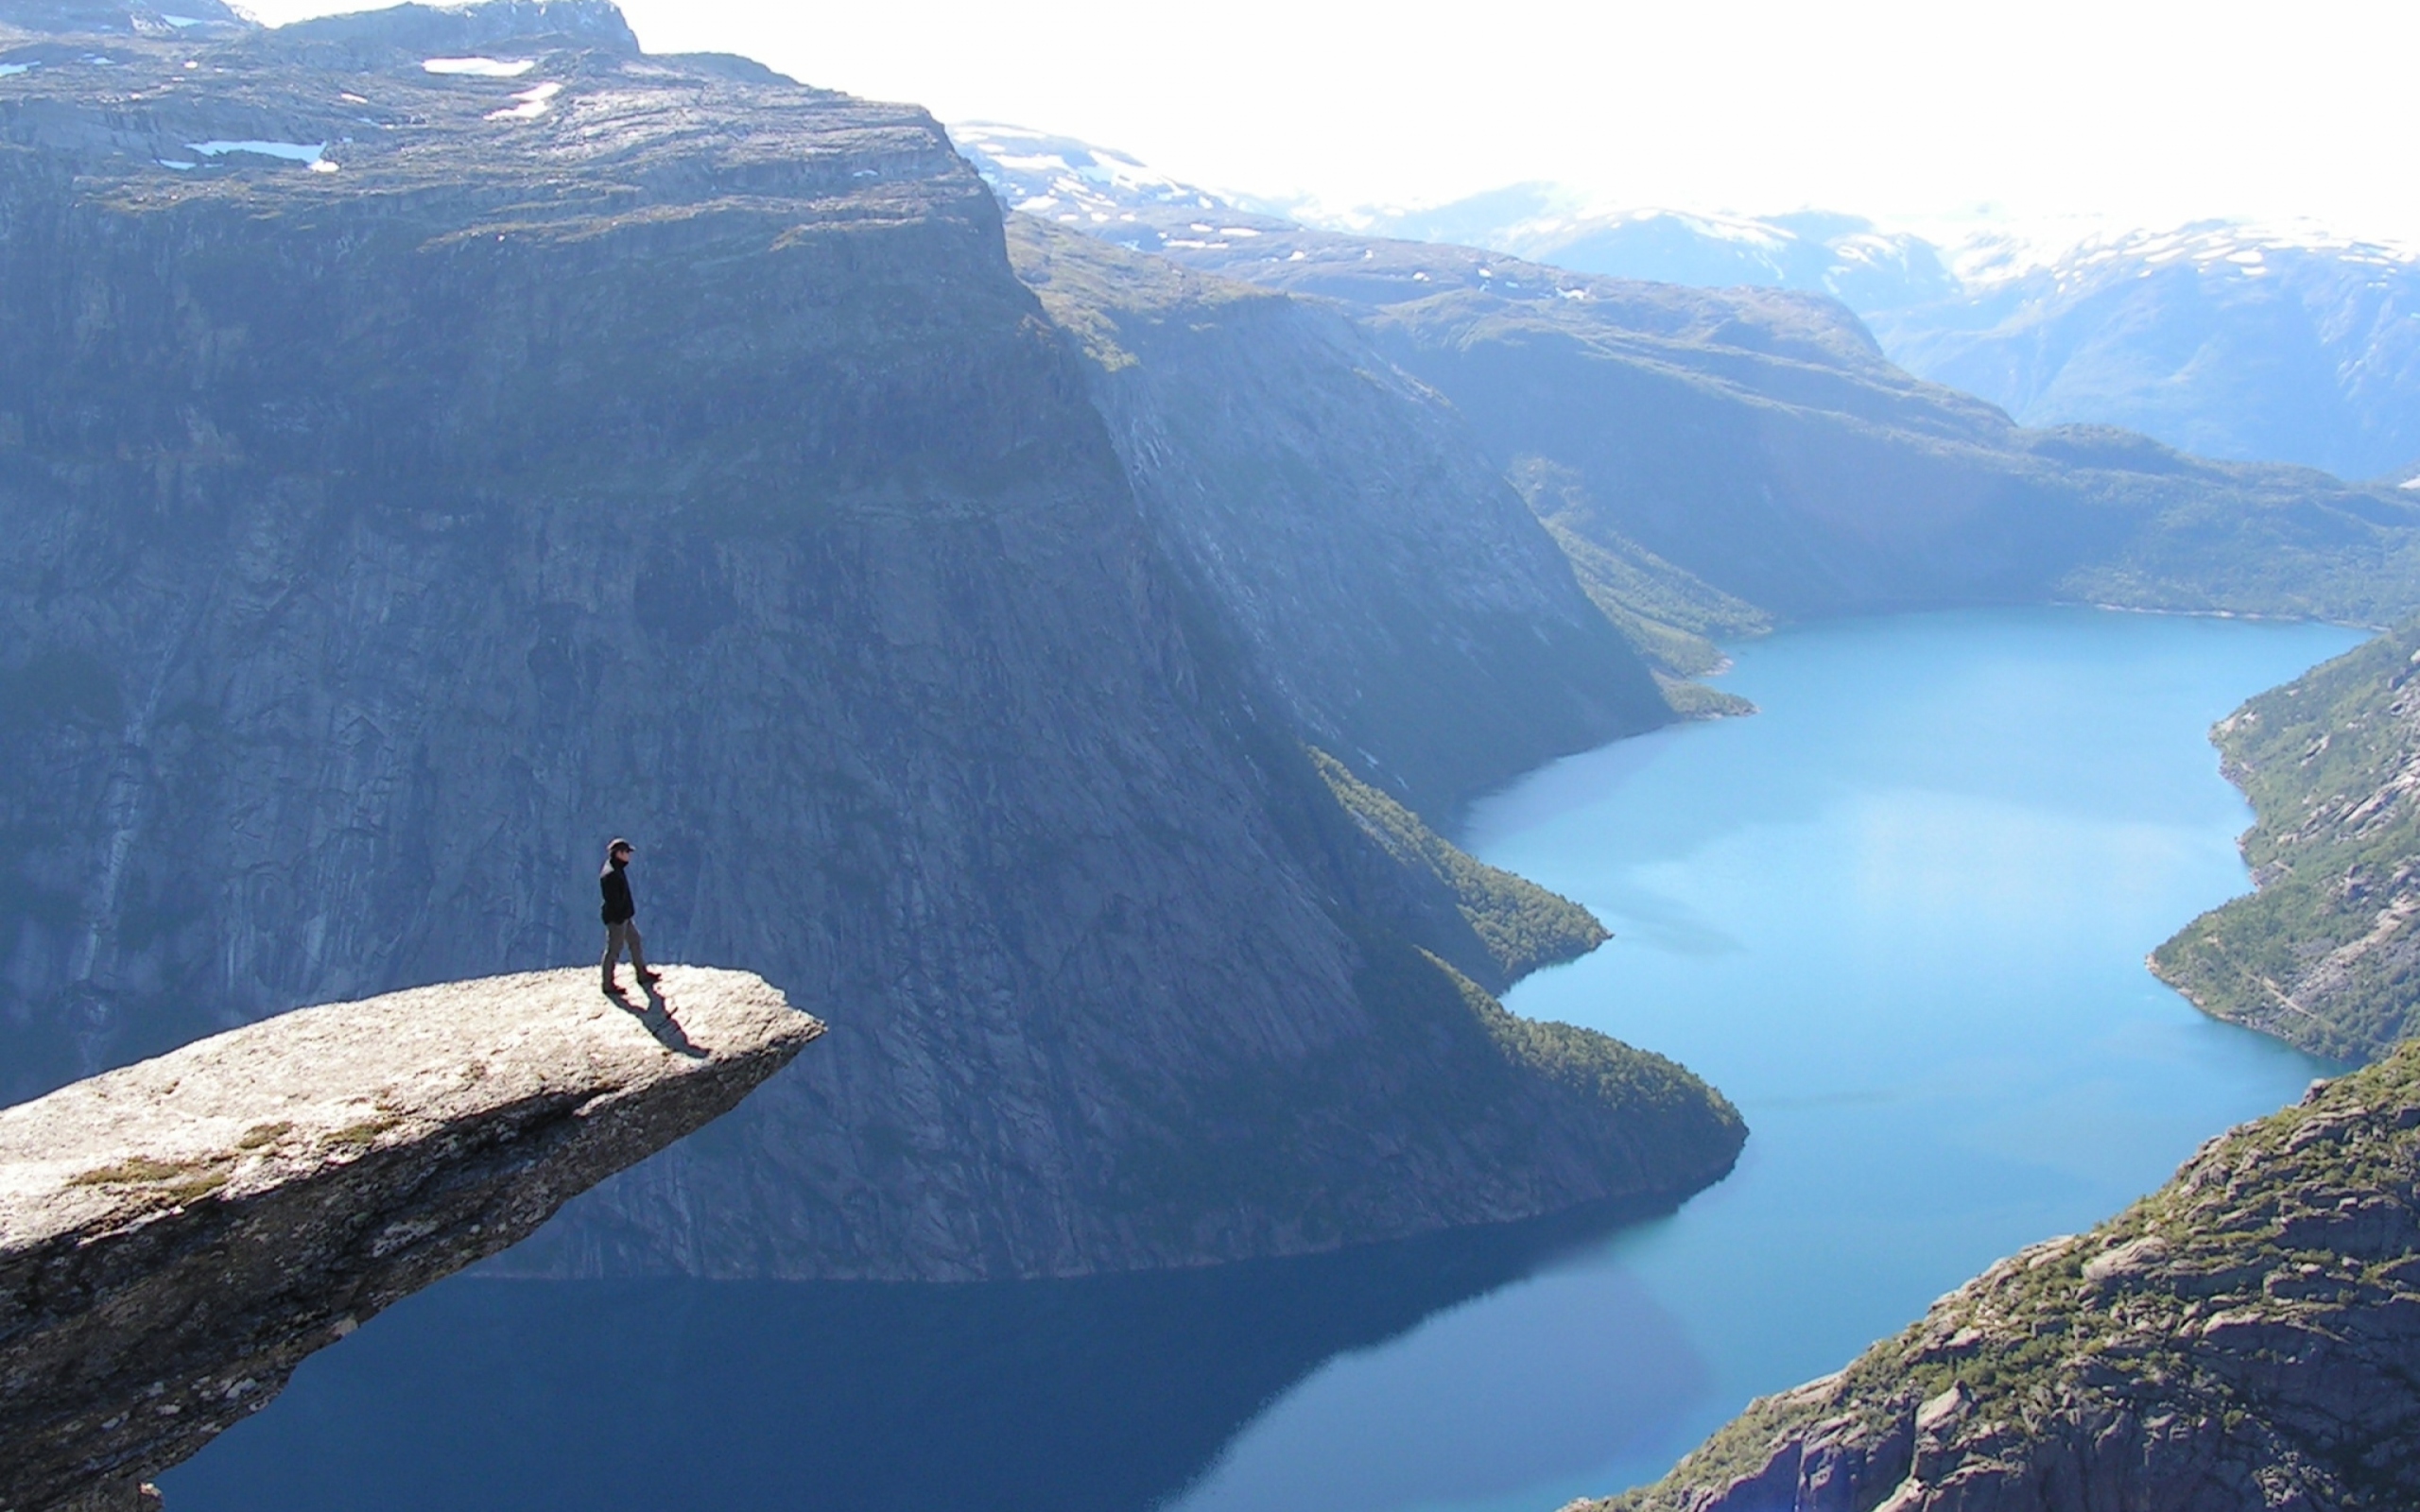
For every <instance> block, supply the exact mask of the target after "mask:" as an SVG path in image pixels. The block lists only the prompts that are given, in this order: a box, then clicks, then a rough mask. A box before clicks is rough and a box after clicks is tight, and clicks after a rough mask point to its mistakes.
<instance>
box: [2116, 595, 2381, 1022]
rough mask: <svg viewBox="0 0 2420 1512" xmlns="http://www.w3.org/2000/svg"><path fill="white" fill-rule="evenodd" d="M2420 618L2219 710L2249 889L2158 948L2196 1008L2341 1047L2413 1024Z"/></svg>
mask: <svg viewBox="0 0 2420 1512" xmlns="http://www.w3.org/2000/svg"><path fill="white" fill-rule="evenodd" d="M2415 657H2420V624H2405V625H2403V626H2401V627H2397V628H2396V629H2394V630H2393V631H2391V632H2390V633H2388V634H2385V635H2382V636H2380V637H2378V638H2377V640H2375V641H2372V642H2370V643H2369V644H2366V645H2360V646H2357V647H2355V648H2354V649H2353V650H2351V651H2348V652H2346V653H2345V654H2344V655H2342V656H2341V657H2338V658H2336V659H2335V660H2334V661H2332V662H2326V663H2325V664H2323V665H2321V666H2317V667H2314V668H2312V669H2311V670H2310V671H2308V672H2306V673H2304V674H2303V675H2302V676H2301V677H2299V678H2296V679H2294V680H2293V681H2291V682H2289V683H2287V684H2286V685H2285V686H2284V687H2281V688H2273V689H2271V690H2270V691H2269V692H2267V693H2264V694H2262V695H2260V696H2258V697H2256V698H2254V699H2253V700H2251V701H2250V702H2249V703H2246V704H2245V705H2244V706H2243V707H2242V708H2240V709H2238V710H2237V711H2236V712H2235V713H2232V714H2229V715H2228V716H2227V717H2226V718H2224V719H2222V720H2221V721H2219V724H2218V727H2217V728H2216V729H2214V730H2211V732H2210V738H2211V740H2213V741H2214V742H2216V743H2217V745H2218V747H2219V750H2220V753H2221V766H2222V767H2223V769H2224V770H2225V772H2226V774H2227V776H2228V777H2229V778H2231V779H2232V780H2233V781H2234V782H2236V784H2237V785H2238V786H2239V787H2241V788H2242V789H2243V791H2244V796H2245V797H2247V798H2249V799H2251V800H2252V808H2253V813H2254V815H2255V816H2256V821H2257V822H2256V823H2255V824H2254V825H2253V827H2252V828H2251V829H2250V830H2249V831H2247V832H2246V833H2245V834H2244V836H2243V854H2244V859H2245V860H2247V861H2249V862H2250V863H2251V864H2252V880H2253V882H2254V884H2255V885H2256V886H2257V888H2258V890H2257V891H2256V892H2255V893H2253V894H2252V895H2250V896H2249V897H2244V898H2238V899H2235V900H2233V901H2232V902H2226V903H2222V904H2221V905H2220V906H2219V907H2217V908H2214V909H2212V910H2210V911H2209V912H2208V913H2206V914H2204V915H2203V916H2202V917H2201V918H2199V919H2195V920H2193V922H2191V923H2190V924H2187V925H2186V926H2185V927H2184V928H2183V929H2181V930H2179V931H2177V932H2176V935H2175V936H2174V937H2173V938H2171V939H2169V941H2168V942H2167V943H2166V944H2164V945H2162V946H2161V947H2160V948H2159V949H2158V950H2156V951H2153V952H2152V957H2151V966H2152V971H2156V972H2157V973H2158V974H2159V975H2160V977H2161V978H2162V979H2163V980H2165V981H2166V982H2168V983H2169V985H2170V986H2172V987H2174V988H2176V989H2177V990H2178V991H2180V992H2182V993H2184V994H2185V995H2186V996H2187V997H2188V998H2190V999H2192V1000H2193V1002H2194V1003H2195V1004H2196V1005H2199V1006H2200V1007H2201V1008H2202V1009H2203V1011H2204V1012H2206V1013H2211V1014H2215V1015H2217V1016H2218V1017H2220V1018H2221V1019H2228V1020H2232V1021H2233V1022H2237V1023H2241V1024H2247V1025H2249V1026H2250V1027H2252V1028H2255V1029H2258V1030H2261V1031H2263V1032H2264V1033H2267V1034H2273V1035H2275V1036H2277V1037H2278V1038H2279V1039H2281V1040H2290V1041H2291V1042H2293V1043H2295V1044H2297V1045H2300V1046H2302V1047H2303V1048H2304V1049H2306V1050H2310V1051H2314V1052H2316V1053H2318V1054H2320V1055H2323V1056H2333V1057H2338V1058H2341V1059H2348V1060H2366V1059H2369V1058H2371V1057H2375V1056H2381V1055H2384V1054H2385V1053H2386V1052H2387V1051H2388V1050H2389V1049H2391V1048H2392V1047H2393V1046H2394V1044H2395V1043H2396V1042H2397V1041H2399V1040H2403V1039H2405V1038H2407V1037H2409V1036H2411V1035H2414V1034H2420V991H2415V990H2414V983H2415V982H2420V930H2414V929H2413V928H2412V927H2411V925H2412V922H2413V920H2414V919H2420V800H2415V797H2414V795H2415V794H2420V680H2415V673H2420V662H2415V661H2414V658H2415Z"/></svg>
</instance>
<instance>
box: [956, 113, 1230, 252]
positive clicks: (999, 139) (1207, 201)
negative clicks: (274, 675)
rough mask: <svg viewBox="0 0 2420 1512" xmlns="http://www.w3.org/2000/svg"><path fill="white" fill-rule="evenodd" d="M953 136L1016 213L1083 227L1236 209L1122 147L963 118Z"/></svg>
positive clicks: (959, 148) (967, 158)
mask: <svg viewBox="0 0 2420 1512" xmlns="http://www.w3.org/2000/svg"><path fill="white" fill-rule="evenodd" d="M949 139H950V141H951V143H952V144H953V145H955V146H957V148H958V150H959V154H960V155H961V156H963V157H964V158H965V159H966V160H967V161H968V162H969V163H974V164H975V169H976V171H977V173H980V174H981V175H982V176H983V181H984V182H986V183H988V184H990V185H991V186H992V192H993V193H994V194H996V195H998V196H999V197H1000V198H1001V200H1002V201H1003V202H1004V203H1006V204H1007V205H1008V206H1009V208H1010V209H1011V210H1022V211H1024V212H1025V213H1026V214H1028V215H1041V216H1043V217H1045V218H1046V219H1049V220H1056V221H1061V222H1063V223H1065V224H1067V225H1078V226H1084V227H1093V226H1101V225H1107V224H1109V223H1111V222H1114V221H1131V220H1133V219H1134V218H1135V216H1136V213H1137V212H1141V211H1158V210H1167V209H1182V210H1230V209H1236V208H1238V207H1236V205H1235V204H1234V202H1233V201H1231V200H1229V199H1227V198H1225V197H1223V196H1220V195H1215V194H1213V193H1211V192H1210V191H1209V190H1207V189H1201V188H1197V187H1195V186H1193V185H1191V184H1185V183H1179V182H1178V181H1177V180H1174V179H1171V178H1169V177H1167V175H1166V174H1163V173H1160V172H1158V171H1156V170H1154V169H1151V168H1148V167H1146V166H1144V165H1143V164H1142V163H1138V162H1136V161H1135V160H1134V159H1132V158H1130V157H1128V156H1127V155H1126V154H1125V153H1123V152H1116V151H1113V150H1111V149H1110V148H1108V147H1097V146H1093V145H1092V144H1090V143H1088V142H1079V141H1077V140H1076V139H1075V138H1074V137H1071V136H1052V135H1050V134H1049V133H1047V132H1045V131H1029V130H1028V129H1025V128H1024V127H1021V126H1002V125H1000V124H998V123H997V122H994V121H960V122H959V123H957V124H956V125H954V126H952V127H950V128H949Z"/></svg>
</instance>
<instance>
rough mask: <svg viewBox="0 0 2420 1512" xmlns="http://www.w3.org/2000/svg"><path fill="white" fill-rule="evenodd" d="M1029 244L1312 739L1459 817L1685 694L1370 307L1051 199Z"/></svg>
mask: <svg viewBox="0 0 2420 1512" xmlns="http://www.w3.org/2000/svg"><path fill="white" fill-rule="evenodd" d="M1009 248H1010V253H1011V258H1012V259H1013V261H1014V263H1015V266H1016V269H1017V273H1018V276H1019V277H1021V278H1022V279H1024V280H1025V282H1026V283H1028V284H1029V285H1030V286H1031V287H1032V288H1033V290H1034V292H1035V293H1036V294H1038V295H1039V296H1041V299H1042V301H1043V305H1044V307H1045V308H1046V309H1047V310H1048V311H1049V312H1050V314H1051V316H1052V318H1055V319H1056V320H1057V321H1058V322H1059V323H1060V324H1061V325H1063V326H1064V327H1065V328H1067V329H1068V330H1069V331H1070V332H1071V333H1074V334H1075V335H1076V336H1077V338H1078V340H1079V342H1080V346H1081V349H1082V351H1083V352H1084V355H1085V365H1086V370H1087V377H1088V379H1089V383H1090V388H1091V392H1092V395H1093V398H1094V402H1095V404H1096V405H1097V406H1098V408H1099V410H1100V412H1101V414H1102V416H1103V417H1104V418H1105V419H1106V420H1107V421H1108V422H1109V432H1110V438H1111V440H1112V441H1113V442H1114V443H1115V446H1116V447H1117V453H1118V456H1119V459H1120V460H1121V461H1122V462H1123V463H1124V464H1125V466H1126V471H1127V474H1128V476H1129V477H1130V478H1131V479H1132V481H1133V484H1134V490H1135V494H1136V497H1137V498H1138V500H1139V501H1140V502H1141V503H1142V505H1143V507H1144V509H1145V511H1146V514H1147V516H1148V518H1149V519H1150V522H1151V524H1152V527H1153V530H1154V534H1155V535H1156V536H1157V538H1158V539H1159V540H1160V541H1161V542H1162V544H1163V546H1164V548H1165V549H1166V550H1167V554H1168V555H1169V557H1170V558H1172V559H1174V560H1176V561H1177V562H1179V563H1181V564H1182V565H1183V567H1184V570H1185V572H1186V573H1187V574H1188V576H1190V577H1191V579H1192V581H1193V582H1194V583H1195V584H1196V585H1198V586H1197V592H1198V593H1199V594H1200V596H1201V599H1202V600H1203V601H1204V602H1206V603H1207V604H1209V605H1211V606H1214V607H1215V609H1216V610H1217V612H1218V613H1219V618H1220V622H1221V625H1222V627H1224V628H1225V629H1226V630H1227V632H1228V633H1229V634H1230V635H1232V636H1233V638H1234V639H1235V641H1236V644H1238V646H1239V647H1240V649H1241V651H1242V653H1243V655H1244V657H1245V659H1246V660H1247V661H1248V662H1249V663H1250V664H1251V665H1252V667H1253V670H1254V672H1255V673H1256V674H1257V676H1258V677H1259V678H1260V679H1262V680H1263V682H1264V683H1265V684H1266V685H1267V686H1268V687H1270V688H1271V690H1272V692H1273V693H1274V695H1275V696H1276V697H1277V699H1278V700H1279V702H1280V704H1281V706H1282V707H1283V709H1284V710H1285V712H1286V713H1287V715H1288V718H1289V719H1290V720H1291V721H1292V722H1293V723H1294V724H1295V725H1296V726H1297V728H1299V729H1300V730H1302V731H1303V734H1304V738H1305V739H1306V740H1307V741H1309V742H1311V743H1312V744H1314V745H1316V746H1319V747H1322V748H1324V749H1326V750H1329V751H1332V752H1334V753H1336V754H1337V755H1338V756H1339V757H1340V758H1341V759H1344V760H1346V761H1348V762H1350V763H1351V764H1352V765H1353V766H1354V768H1355V769H1356V771H1357V772H1358V773H1359V774H1360V775H1361V776H1362V777H1363V778H1365V779H1367V780H1369V781H1372V782H1377V783H1379V784H1380V785H1382V786H1384V787H1385V788H1387V789H1388V790H1389V791H1391V792H1392V793H1393V794H1394V795H1395V796H1397V797H1398V798H1401V799H1405V800H1407V801H1409V803H1410V804H1411V805H1412V806H1413V807H1414V808H1415V809H1418V810H1420V811H1421V812H1423V813H1425V814H1428V815H1430V816H1437V817H1439V818H1440V819H1441V820H1442V819H1443V817H1444V816H1449V815H1451V814H1452V813H1453V811H1454V810H1455V808H1456V807H1457V806H1458V805H1459V803H1460V802H1461V799H1465V798H1467V797H1470V796H1472V795H1473V794H1475V793H1476V792H1478V791H1479V790H1481V789H1484V788H1487V787H1490V786H1494V785H1495V784H1496V783H1499V782H1504V781H1505V780H1506V779H1508V778H1511V777H1513V776H1514V775H1516V774H1517V773H1519V772H1522V771H1526V770H1528V769H1529V768H1530V767H1532V766H1535V765H1539V764H1541V763H1542V762H1545V761H1547V760H1548V759H1550V758H1552V757H1555V756H1560V755H1565V754H1568V753H1570V752H1572V751H1575V750H1582V749H1585V748H1587V747H1593V746H1599V745H1602V744H1603V743H1604V742H1606V741H1608V740H1612V739H1615V738H1616V737H1618V736H1621V735H1627V734H1634V733H1636V732H1638V731H1639V730H1645V729H1648V728H1651V727H1652V726H1654V725H1658V724H1661V723H1664V722H1666V721H1667V720H1668V719H1669V718H1670V717H1671V712H1670V710H1669V709H1668V706H1667V705H1666V703H1665V701H1664V699H1663V698H1662V697H1661V696H1659V694H1658V692H1657V690H1656V687H1655V685H1654V683H1653V681H1652V680H1651V678H1650V677H1649V675H1648V673H1647V670H1646V668H1645V667H1644V666H1643V665H1642V664H1641V662H1640V660H1639V658H1638V657H1637V655H1636V654H1634V652H1633V651H1632V650H1631V649H1630V647H1629V646H1628V645H1627V644H1624V642H1623V641H1622V639H1621V637H1620V635H1619V634H1618V633H1617V632H1616V629H1615V628H1614V627H1613V626H1612V625H1611V624H1610V623H1608V621H1607V619H1606V617H1605V616H1604V614H1603V613H1602V612H1600V611H1599V610H1597V609H1596V608H1595V607H1594V606H1592V605H1591V604H1590V603H1589V601H1588V599H1587V597H1586V596H1585V595H1584V594H1583V593H1582V592H1581V591H1580V587H1579V585H1578V584H1577V583H1576V582H1575V581H1574V578H1573V575H1572V570H1571V567H1570V564H1569V563H1568V562H1567V561H1566V560H1565V559H1564V556H1563V554H1562V553H1561V552H1560V551H1559V550H1558V549H1557V548H1556V546H1555V543H1554V541H1552V540H1551V539H1550V538H1549V537H1548V536H1547V533H1546V532H1545V531H1544V530H1543V529H1542V528H1541V527H1540V526H1539V524H1538V523H1537V521H1536V520H1535V519H1533V518H1531V516H1530V512H1529V511H1528V509H1526V508H1525V507H1523V504H1522V501H1521V499H1520V497H1519V496H1518V495H1517V494H1516V493H1515V492H1514V491H1513V489H1512V488H1511V487H1510V486H1509V485H1508V484H1507V483H1506V481H1505V479H1504V476H1503V474H1502V472H1500V471H1499V470H1498V469H1497V468H1495V466H1494V465H1492V464H1491V463H1489V462H1488V461H1487V459H1486V457H1485V455H1484V454H1483V452H1482V451H1481V449H1480V447H1479V446H1478V441H1477V440H1476V439H1475V438H1472V437H1471V436H1470V435H1469V433H1468V431H1467V429H1466V428H1465V427H1464V426H1463V424H1462V422H1461V417H1460V416H1458V415H1457V414H1456V413H1455V412H1454V410H1453V408H1452V406H1450V405H1448V404H1445V403H1444V402H1443V401H1442V400H1441V399H1439V398H1438V397H1437V396H1436V395H1435V394H1434V393H1432V392H1430V391H1429V390H1428V389H1426V387H1423V386H1421V385H1420V384H1418V383H1416V382H1414V381H1413V380H1411V379H1409V377H1407V376H1405V375H1404V374H1403V373H1402V371H1401V370H1399V369H1396V368H1395V366H1394V365H1393V364H1392V363H1391V362H1389V361H1388V360H1387V359H1386V358H1385V357H1383V356H1381V355H1379V354H1378V352H1376V351H1375V350H1374V348H1372V346H1371V345H1370V343H1369V341H1368V339H1367V338H1366V337H1365V336H1364V335H1362V334H1361V332H1360V331H1359V330H1358V329H1357V328H1356V327H1355V326H1354V325H1353V324H1352V322H1351V321H1349V320H1347V319H1346V318H1343V317H1342V316H1341V315H1340V314H1339V313H1337V312H1336V311H1335V310H1333V309H1331V308H1328V307H1327V306H1325V305H1324V304H1321V303H1313V302H1307V301H1301V300H1296V299H1294V298H1292V297H1290V296H1288V295H1283V294H1275V293H1271V292H1269V291H1267V290H1262V289H1255V288H1253V287H1252V286H1251V285H1249V284H1244V283H1235V282H1233V281H1231V280H1227V279H1222V278H1216V277H1212V276H1208V275H1205V274H1201V273H1197V272H1193V271H1190V270H1187V269H1185V268H1184V267H1181V266H1176V265H1174V264H1172V263H1169V262H1168V261H1167V260H1166V259H1164V258H1161V257H1157V256H1152V255H1150V254H1148V253H1141V252H1133V251H1128V250H1126V249H1121V248H1118V247H1115V246H1113V245H1111V244H1108V243H1105V242H1102V241H1099V240H1097V239H1094V238H1090V237H1085V236H1082V235H1080V234H1078V233H1076V232H1073V231H1069V230H1066V229H1063V228H1062V227H1059V226H1057V225H1055V224H1053V223H1050V222H1047V221H1043V220H1040V219H1037V218H1035V217H1033V216H1030V215H1014V216H1011V221H1010V236H1009Z"/></svg>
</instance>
